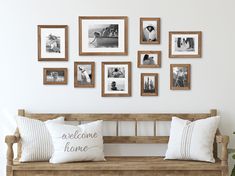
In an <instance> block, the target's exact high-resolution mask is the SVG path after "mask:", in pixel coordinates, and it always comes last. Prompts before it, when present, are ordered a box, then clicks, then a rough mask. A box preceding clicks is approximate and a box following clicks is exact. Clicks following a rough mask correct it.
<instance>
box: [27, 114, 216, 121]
mask: <svg viewBox="0 0 235 176" xmlns="http://www.w3.org/2000/svg"><path fill="white" fill-rule="evenodd" d="M25 116H26V117H29V118H33V119H38V120H43V121H45V120H49V119H54V118H56V117H58V116H64V117H65V120H66V121H94V120H105V121H171V119H172V117H173V116H177V117H179V118H183V119H188V120H197V119H204V118H207V117H210V116H211V114H210V113H199V114H198V113H195V114H193V113H192V114H180V113H179V114H177V113H176V114H175V113H172V114H64V113H62V114H60V113H58V114H43V113H40V114H34V113H27V112H25Z"/></svg>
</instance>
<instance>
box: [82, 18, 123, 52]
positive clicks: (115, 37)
mask: <svg viewBox="0 0 235 176" xmlns="http://www.w3.org/2000/svg"><path fill="white" fill-rule="evenodd" d="M79 55H128V17H127V16H80V17H79Z"/></svg>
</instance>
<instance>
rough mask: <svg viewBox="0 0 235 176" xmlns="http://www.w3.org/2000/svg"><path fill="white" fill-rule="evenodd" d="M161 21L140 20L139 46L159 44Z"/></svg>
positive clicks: (154, 19)
mask: <svg viewBox="0 0 235 176" xmlns="http://www.w3.org/2000/svg"><path fill="white" fill-rule="evenodd" d="M160 42H161V19H160V18H143V17H142V18H140V44H160Z"/></svg>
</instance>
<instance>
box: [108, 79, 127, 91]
mask: <svg viewBox="0 0 235 176" xmlns="http://www.w3.org/2000/svg"><path fill="white" fill-rule="evenodd" d="M125 88H126V86H125V80H123V79H109V80H108V91H110V92H112V91H125Z"/></svg>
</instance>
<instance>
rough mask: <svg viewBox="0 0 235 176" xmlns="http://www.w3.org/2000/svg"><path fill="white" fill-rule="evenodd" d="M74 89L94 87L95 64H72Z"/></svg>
mask: <svg viewBox="0 0 235 176" xmlns="http://www.w3.org/2000/svg"><path fill="white" fill-rule="evenodd" d="M74 87H80V88H93V87H95V62H74Z"/></svg>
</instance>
